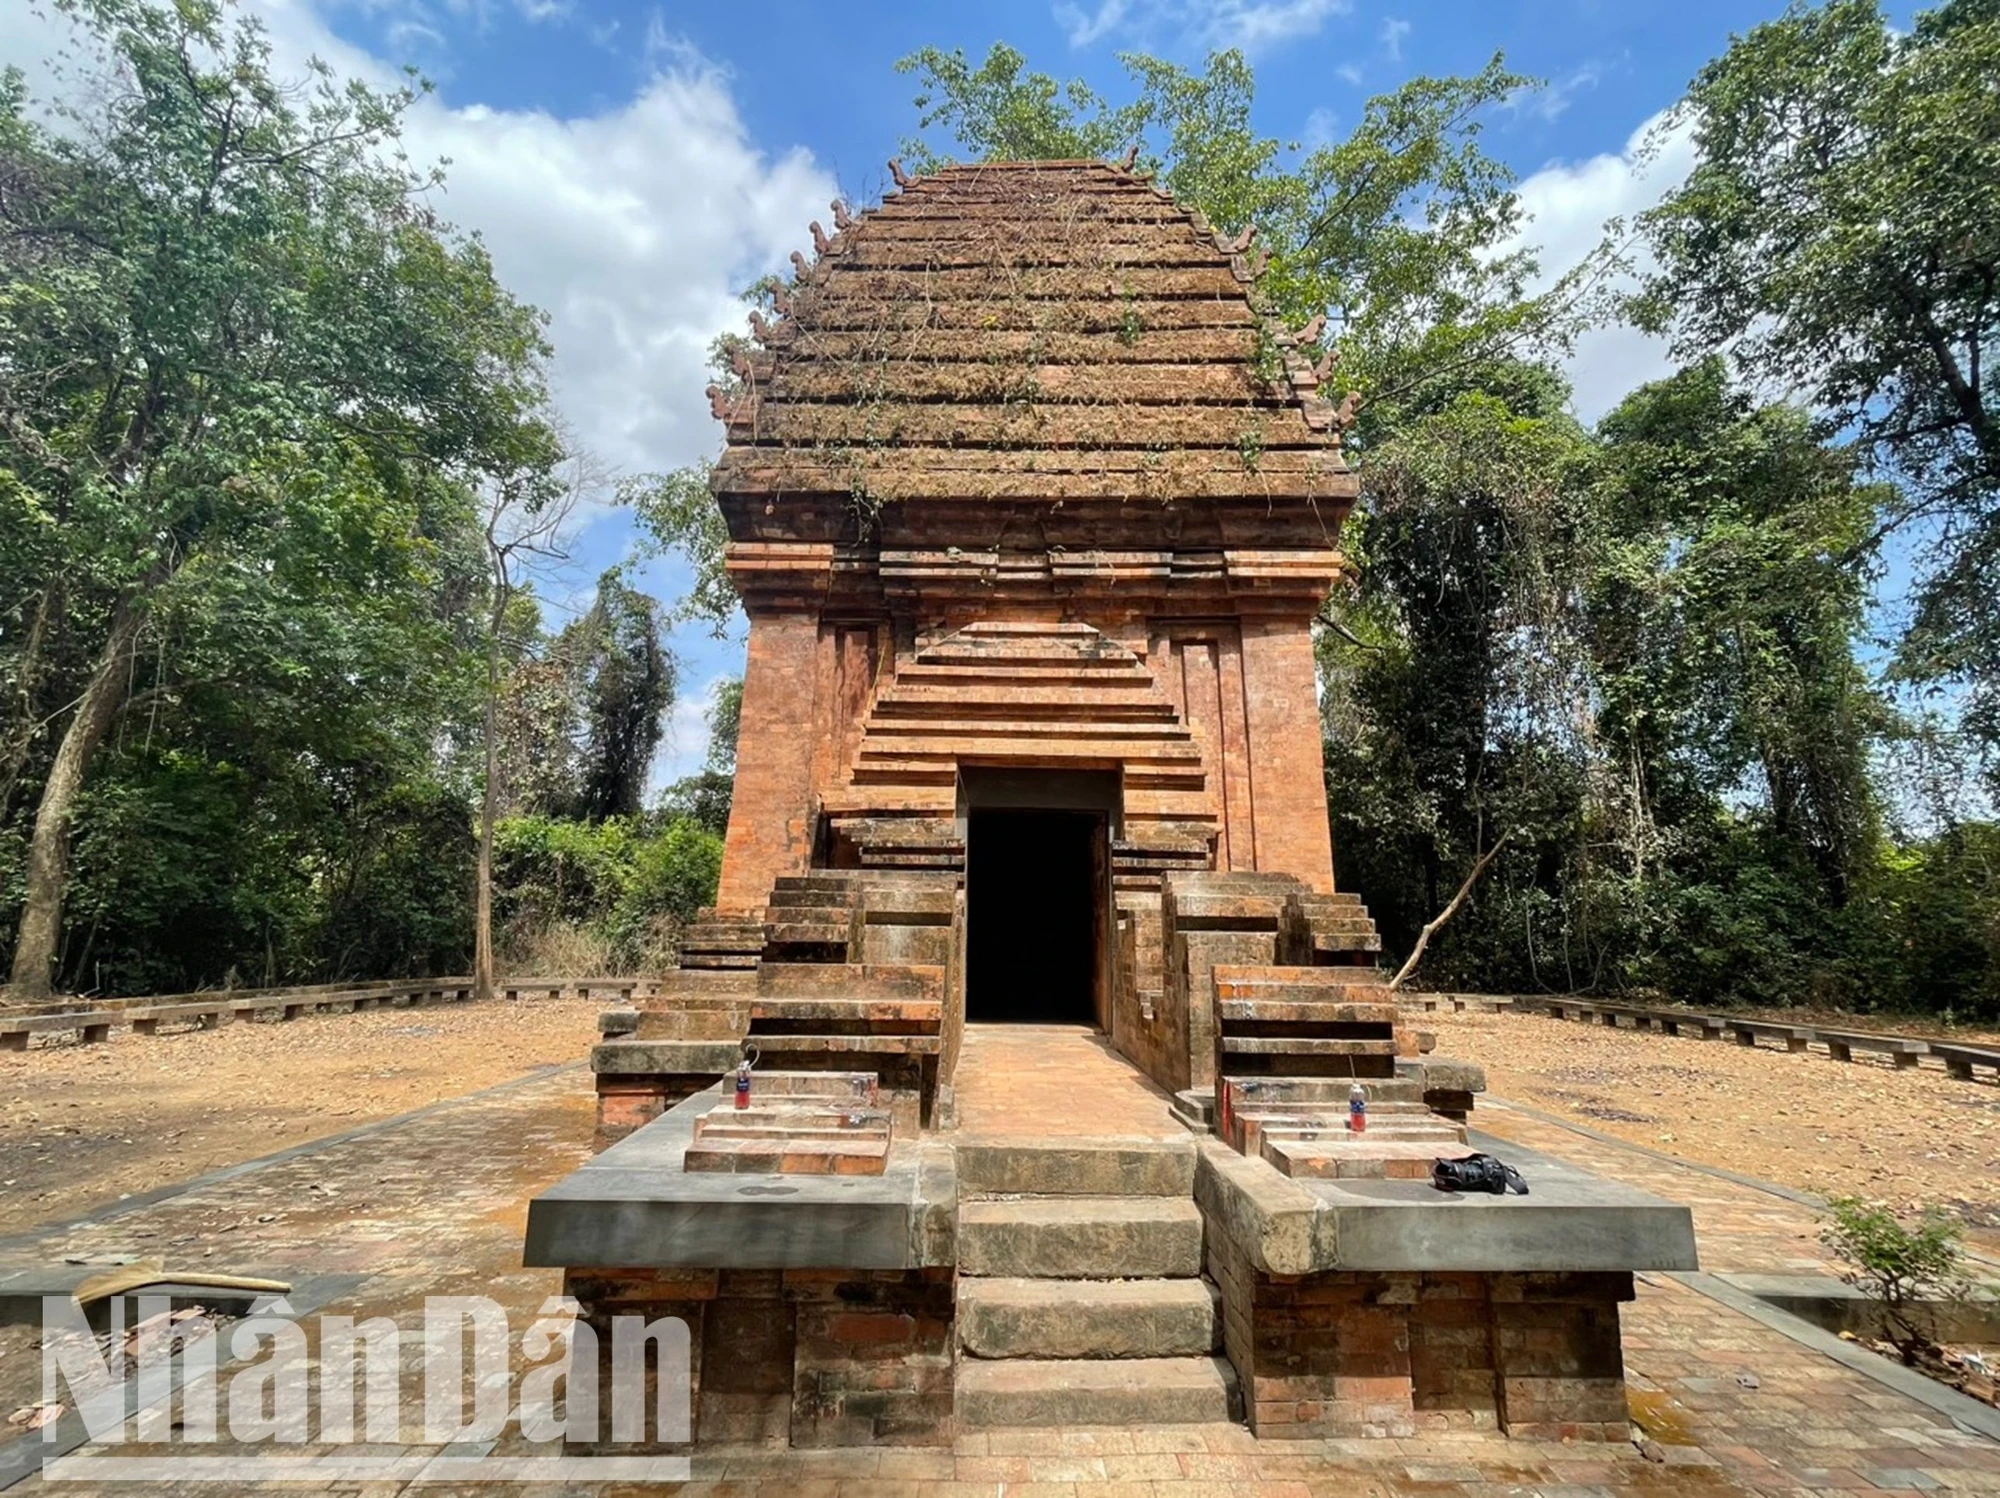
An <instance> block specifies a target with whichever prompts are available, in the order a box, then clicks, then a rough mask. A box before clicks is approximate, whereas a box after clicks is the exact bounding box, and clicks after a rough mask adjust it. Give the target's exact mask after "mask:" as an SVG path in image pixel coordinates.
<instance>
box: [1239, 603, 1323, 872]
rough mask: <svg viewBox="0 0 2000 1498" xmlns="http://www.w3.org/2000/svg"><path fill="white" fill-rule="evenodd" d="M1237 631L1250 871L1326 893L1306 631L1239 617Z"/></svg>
mask: <svg viewBox="0 0 2000 1498" xmlns="http://www.w3.org/2000/svg"><path fill="white" fill-rule="evenodd" d="M1242 632H1243V645H1242V650H1243V691H1244V700H1245V703H1246V704H1247V706H1248V710H1249V719H1250V735H1249V737H1250V756H1251V781H1250V797H1251V806H1252V810H1253V812H1254V815H1255V819H1256V827H1257V867H1258V868H1259V869H1260V870H1262V871H1264V872H1266V873H1273V874H1295V875H1297V876H1298V877H1299V878H1300V879H1303V880H1304V881H1305V882H1306V883H1307V885H1309V886H1310V887H1311V888H1313V889H1316V890H1331V889H1332V888H1333V835H1332V833H1331V831H1330V830H1329V828H1328V823H1327V817H1326V753H1325V749H1324V748H1323V746H1322V744H1321V741H1320V722H1319V692H1318V676H1317V668H1316V666H1315V664H1314V661H1313V650H1312V630H1311V629H1310V627H1309V626H1308V624H1307V622H1306V621H1305V620H1303V619H1298V620H1293V619H1246V620H1244V621H1243V625H1242Z"/></svg>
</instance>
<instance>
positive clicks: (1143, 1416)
mask: <svg viewBox="0 0 2000 1498" xmlns="http://www.w3.org/2000/svg"><path fill="white" fill-rule="evenodd" d="M956 1405H957V1415H958V1425H959V1428H960V1429H961V1430H990V1429H992V1428H994V1427H996V1426H1009V1425H1041V1426H1046V1425H1125V1426H1131V1425H1205V1424H1209V1423H1220V1422H1225V1421H1231V1420H1236V1419H1239V1418H1240V1416H1241V1401H1240V1400H1239V1398H1238V1396H1237V1389H1236V1371H1235V1370H1234V1369H1233V1368H1231V1367H1230V1366H1229V1364H1228V1363H1227V1362H1225V1361H1224V1360H1223V1359H1221V1358H1215V1357H1206V1358H1110V1359H1095V1358H1091V1359H1081V1360H1075V1361H1068V1360H1063V1361H1030V1360H1027V1359H998V1360H993V1361H982V1360H980V1359H977V1358H965V1359H961V1360H960V1362H959V1364H958V1376H957V1379H956Z"/></svg>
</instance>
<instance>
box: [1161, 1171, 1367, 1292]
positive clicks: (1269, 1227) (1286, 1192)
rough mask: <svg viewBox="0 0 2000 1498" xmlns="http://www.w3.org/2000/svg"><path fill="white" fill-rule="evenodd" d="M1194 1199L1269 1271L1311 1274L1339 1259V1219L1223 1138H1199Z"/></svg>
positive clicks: (1255, 1262) (1214, 1224) (1307, 1193)
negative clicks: (1225, 1141) (1235, 1148)
mask: <svg viewBox="0 0 2000 1498" xmlns="http://www.w3.org/2000/svg"><path fill="white" fill-rule="evenodd" d="M1195 1150H1196V1156H1195V1172H1194V1199H1195V1205H1196V1206H1198V1207H1200V1208H1201V1211H1202V1216H1203V1217H1204V1218H1205V1219H1207V1222H1208V1224H1209V1225H1210V1227H1211V1230H1214V1229H1215V1228H1220V1230H1221V1231H1224V1232H1226V1233H1228V1234H1229V1237H1230V1239H1231V1241H1232V1242H1234V1243H1235V1244H1236V1245H1237V1246H1238V1247H1239V1248H1241V1249H1242V1250H1243V1251H1244V1253H1245V1255H1246V1256H1247V1257H1248V1258H1249V1260H1250V1262H1251V1264H1252V1265H1254V1266H1255V1267H1256V1268H1258V1269H1261V1270H1263V1271H1264V1272H1265V1273H1266V1274H1312V1273H1315V1272H1316V1271H1318V1270H1320V1269H1324V1268H1326V1267H1327V1266H1328V1265H1330V1264H1332V1263H1333V1262H1334V1261H1335V1260H1336V1258H1337V1252H1336V1251H1337V1250H1338V1248H1339V1242H1338V1237H1337V1234H1338V1219H1337V1218H1336V1217H1335V1216H1334V1214H1333V1213H1332V1212H1331V1211H1329V1210H1327V1208H1326V1205H1325V1203H1323V1202H1322V1201H1320V1199H1319V1198H1318V1197H1316V1196H1314V1195H1313V1194H1312V1193H1311V1192H1310V1191H1307V1190H1306V1189H1305V1188H1304V1187H1302V1186H1299V1185H1297V1184H1295V1183H1294V1182H1292V1181H1291V1180H1289V1179H1287V1178H1286V1177H1284V1176H1282V1175H1280V1174H1279V1173H1278V1172H1277V1171H1275V1170H1273V1169H1271V1167H1270V1166H1268V1165H1266V1164H1265V1163H1264V1162H1263V1161H1262V1160H1252V1159H1250V1158H1249V1157H1247V1156H1245V1155H1243V1154H1241V1153H1239V1152H1238V1151H1236V1150H1234V1149H1232V1148H1230V1147H1229V1145H1227V1144H1225V1143H1224V1142H1223V1141H1222V1140H1220V1139H1214V1138H1209V1139H1198V1140H1196V1141H1195Z"/></svg>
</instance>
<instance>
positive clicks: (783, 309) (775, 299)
mask: <svg viewBox="0 0 2000 1498" xmlns="http://www.w3.org/2000/svg"><path fill="white" fill-rule="evenodd" d="M771 305H772V306H773V307H774V308H776V309H777V313H778V316H780V317H790V316H791V315H792V292H791V288H790V287H788V286H786V285H785V283H784V282H782V281H780V282H778V283H777V285H775V286H773V287H772V288H771Z"/></svg>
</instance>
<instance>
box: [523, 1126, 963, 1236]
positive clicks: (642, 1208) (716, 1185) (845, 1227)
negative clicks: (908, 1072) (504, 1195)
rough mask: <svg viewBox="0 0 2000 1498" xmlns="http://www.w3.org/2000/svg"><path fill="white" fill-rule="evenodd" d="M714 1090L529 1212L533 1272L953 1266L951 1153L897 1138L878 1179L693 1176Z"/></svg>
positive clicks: (638, 1134)
mask: <svg viewBox="0 0 2000 1498" xmlns="http://www.w3.org/2000/svg"><path fill="white" fill-rule="evenodd" d="M721 1099H722V1089H721V1088H720V1087H712V1088H709V1089H708V1090H707V1091H705V1092H700V1093H697V1094H696V1095H695V1096H693V1097H691V1098H689V1099H687V1100H686V1101H684V1102H682V1103H679V1104H677V1105H676V1106H675V1107H673V1108H671V1109H669V1110H668V1111H667V1112H666V1113H664V1114H662V1115H661V1116H660V1117H659V1118H657V1119H655V1120H654V1121H653V1122H652V1123H650V1124H647V1125H646V1126H645V1127H644V1128H642V1129H639V1130H637V1131H635V1132H634V1133H633V1134H631V1135H630V1136H629V1137H627V1138H625V1139H623V1140H621V1141H620V1142H619V1143H617V1144H615V1145H613V1146H612V1147H611V1148H610V1149H608V1150H606V1151H605V1152H604V1153H603V1154H601V1155H598V1156H597V1157H596V1158H595V1159H593V1160H591V1161H589V1162H588V1163H587V1164H585V1165H584V1166H583V1167H582V1168H581V1169H579V1170H577V1171H575V1172H573V1173H572V1174H570V1175H569V1176H567V1177H565V1178H564V1179H563V1180H561V1181H559V1182H558V1183H557V1184H556V1185H555V1186H553V1187H551V1188H550V1189H549V1190H548V1191H545V1192H543V1193H542V1194H541V1195H540V1196H538V1197H536V1198H535V1199H534V1200H533V1201H531V1202H530V1203H529V1204H528V1232H527V1243H526V1249H525V1256H524V1258H523V1261H522V1262H523V1263H524V1264H526V1265H527V1266H528V1267H529V1268H569V1267H578V1268H597V1269H634V1268H667V1267H674V1268H703V1269H714V1268H728V1269H919V1268H925V1267H928V1266H932V1265H941V1264H950V1263H952V1262H954V1251H955V1245H954V1242H953V1234H952V1231H951V1224H952V1222H953V1218H954V1214H955V1209H956V1206H957V1197H956V1192H957V1182H956V1176H955V1174H954V1172H953V1170H952V1164H951V1147H950V1146H949V1145H945V1144H938V1143H935V1142H930V1141H924V1140H913V1139H898V1140H896V1141H895V1142H894V1143H893V1144H892V1145H891V1146H890V1150H889V1160H888V1165H887V1168H886V1169H885V1170H884V1171H883V1173H882V1174H881V1175H879V1176H821V1175H776V1174H772V1175H762V1174H742V1175H738V1174H727V1173H716V1172H706V1171H695V1172H692V1173H691V1172H689V1171H687V1170H685V1169H683V1168H682V1157H683V1156H684V1155H685V1154H686V1152H687V1147H688V1144H689V1142H690V1141H691V1140H692V1139H693V1137H694V1125H695V1120H696V1119H698V1118H699V1117H701V1115H702V1114H704V1113H706V1112H707V1111H708V1110H709V1109H710V1108H711V1107H713V1106H714V1105H715V1104H716V1103H718V1102H719V1101H721Z"/></svg>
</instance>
